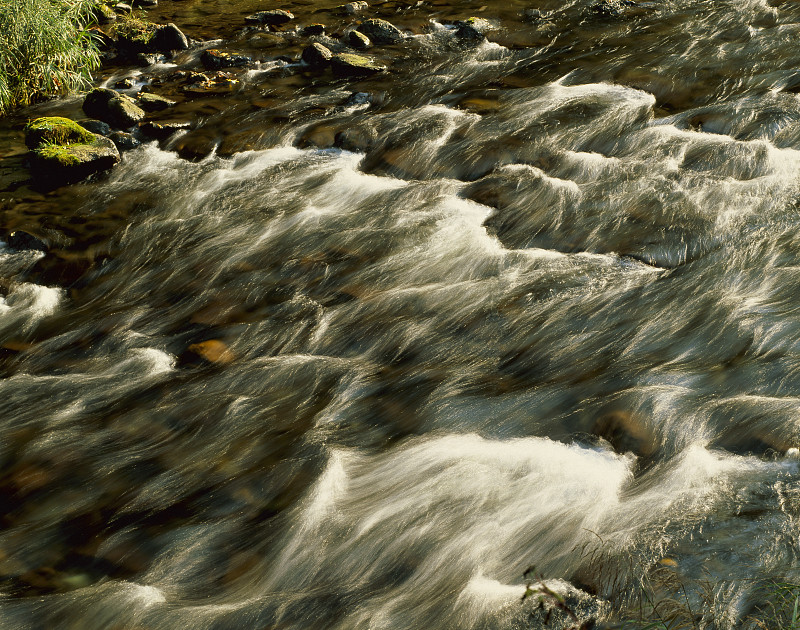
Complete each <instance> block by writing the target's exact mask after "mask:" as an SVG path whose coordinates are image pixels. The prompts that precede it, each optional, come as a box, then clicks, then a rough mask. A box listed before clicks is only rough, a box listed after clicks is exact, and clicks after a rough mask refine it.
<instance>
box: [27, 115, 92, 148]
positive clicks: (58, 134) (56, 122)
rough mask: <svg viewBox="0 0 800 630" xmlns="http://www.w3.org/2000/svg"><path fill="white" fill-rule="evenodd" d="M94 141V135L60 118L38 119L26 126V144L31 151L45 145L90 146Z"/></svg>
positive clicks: (66, 119) (74, 123)
mask: <svg viewBox="0 0 800 630" xmlns="http://www.w3.org/2000/svg"><path fill="white" fill-rule="evenodd" d="M93 140H94V134H93V133H91V132H89V131H87V130H86V129H84V128H83V127H81V126H80V125H79V124H78V123H76V122H75V121H72V120H70V119H69V118H62V117H60V116H47V117H44V118H37V119H36V120H34V121H31V122H29V123H28V124H27V125H26V126H25V143H26V144H27V145H28V147H29V148H31V149H35V148H37V147H39V146H41V145H44V144H53V145H55V144H59V145H69V144H88V143H91V142H92V141H93Z"/></svg>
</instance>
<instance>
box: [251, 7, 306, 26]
mask: <svg viewBox="0 0 800 630" xmlns="http://www.w3.org/2000/svg"><path fill="white" fill-rule="evenodd" d="M293 19H294V14H293V13H289V11H283V10H282V9H273V10H271V11H259V12H258V13H253V15H248V16H247V17H246V18H245V19H244V21H245V22H246V23H247V24H264V25H266V26H280V25H281V24H286V23H287V22H290V21H292V20H293Z"/></svg>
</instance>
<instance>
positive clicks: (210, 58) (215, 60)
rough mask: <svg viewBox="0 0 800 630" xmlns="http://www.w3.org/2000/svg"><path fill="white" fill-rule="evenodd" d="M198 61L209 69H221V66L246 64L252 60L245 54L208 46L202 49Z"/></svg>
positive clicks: (233, 66)
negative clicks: (206, 48)
mask: <svg viewBox="0 0 800 630" xmlns="http://www.w3.org/2000/svg"><path fill="white" fill-rule="evenodd" d="M200 61H201V63H202V64H203V65H204V66H205V67H206V68H208V69H209V70H222V69H223V68H235V67H237V66H246V65H247V64H248V63H250V62H252V61H253V60H252V59H251V58H250V57H248V56H246V55H240V54H238V53H229V52H224V51H222V50H217V49H216V48H209V49H208V50H204V51H203V54H202V55H200Z"/></svg>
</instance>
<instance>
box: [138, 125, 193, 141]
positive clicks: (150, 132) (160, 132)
mask: <svg viewBox="0 0 800 630" xmlns="http://www.w3.org/2000/svg"><path fill="white" fill-rule="evenodd" d="M191 127H192V123H190V122H187V121H160V122H155V121H148V122H145V123H141V124H140V125H139V129H141V130H142V133H143V134H145V135H147V136H150V137H151V138H157V139H159V140H163V139H165V138H169V137H170V136H171V135H172V134H173V133H175V132H176V131H182V130H185V129H191Z"/></svg>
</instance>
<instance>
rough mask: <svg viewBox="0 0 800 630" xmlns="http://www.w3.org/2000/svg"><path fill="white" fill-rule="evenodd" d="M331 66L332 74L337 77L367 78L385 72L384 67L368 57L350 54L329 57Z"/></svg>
mask: <svg viewBox="0 0 800 630" xmlns="http://www.w3.org/2000/svg"><path fill="white" fill-rule="evenodd" d="M331 65H332V67H333V73H334V74H335V75H336V76H338V77H352V78H361V77H369V76H372V75H374V74H378V73H379V72H384V71H385V70H386V66H382V65H380V64H378V63H376V62H375V61H373V60H372V59H370V58H369V57H365V56H363V55H354V54H351V53H338V54H336V55H334V56H333V57H331Z"/></svg>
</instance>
